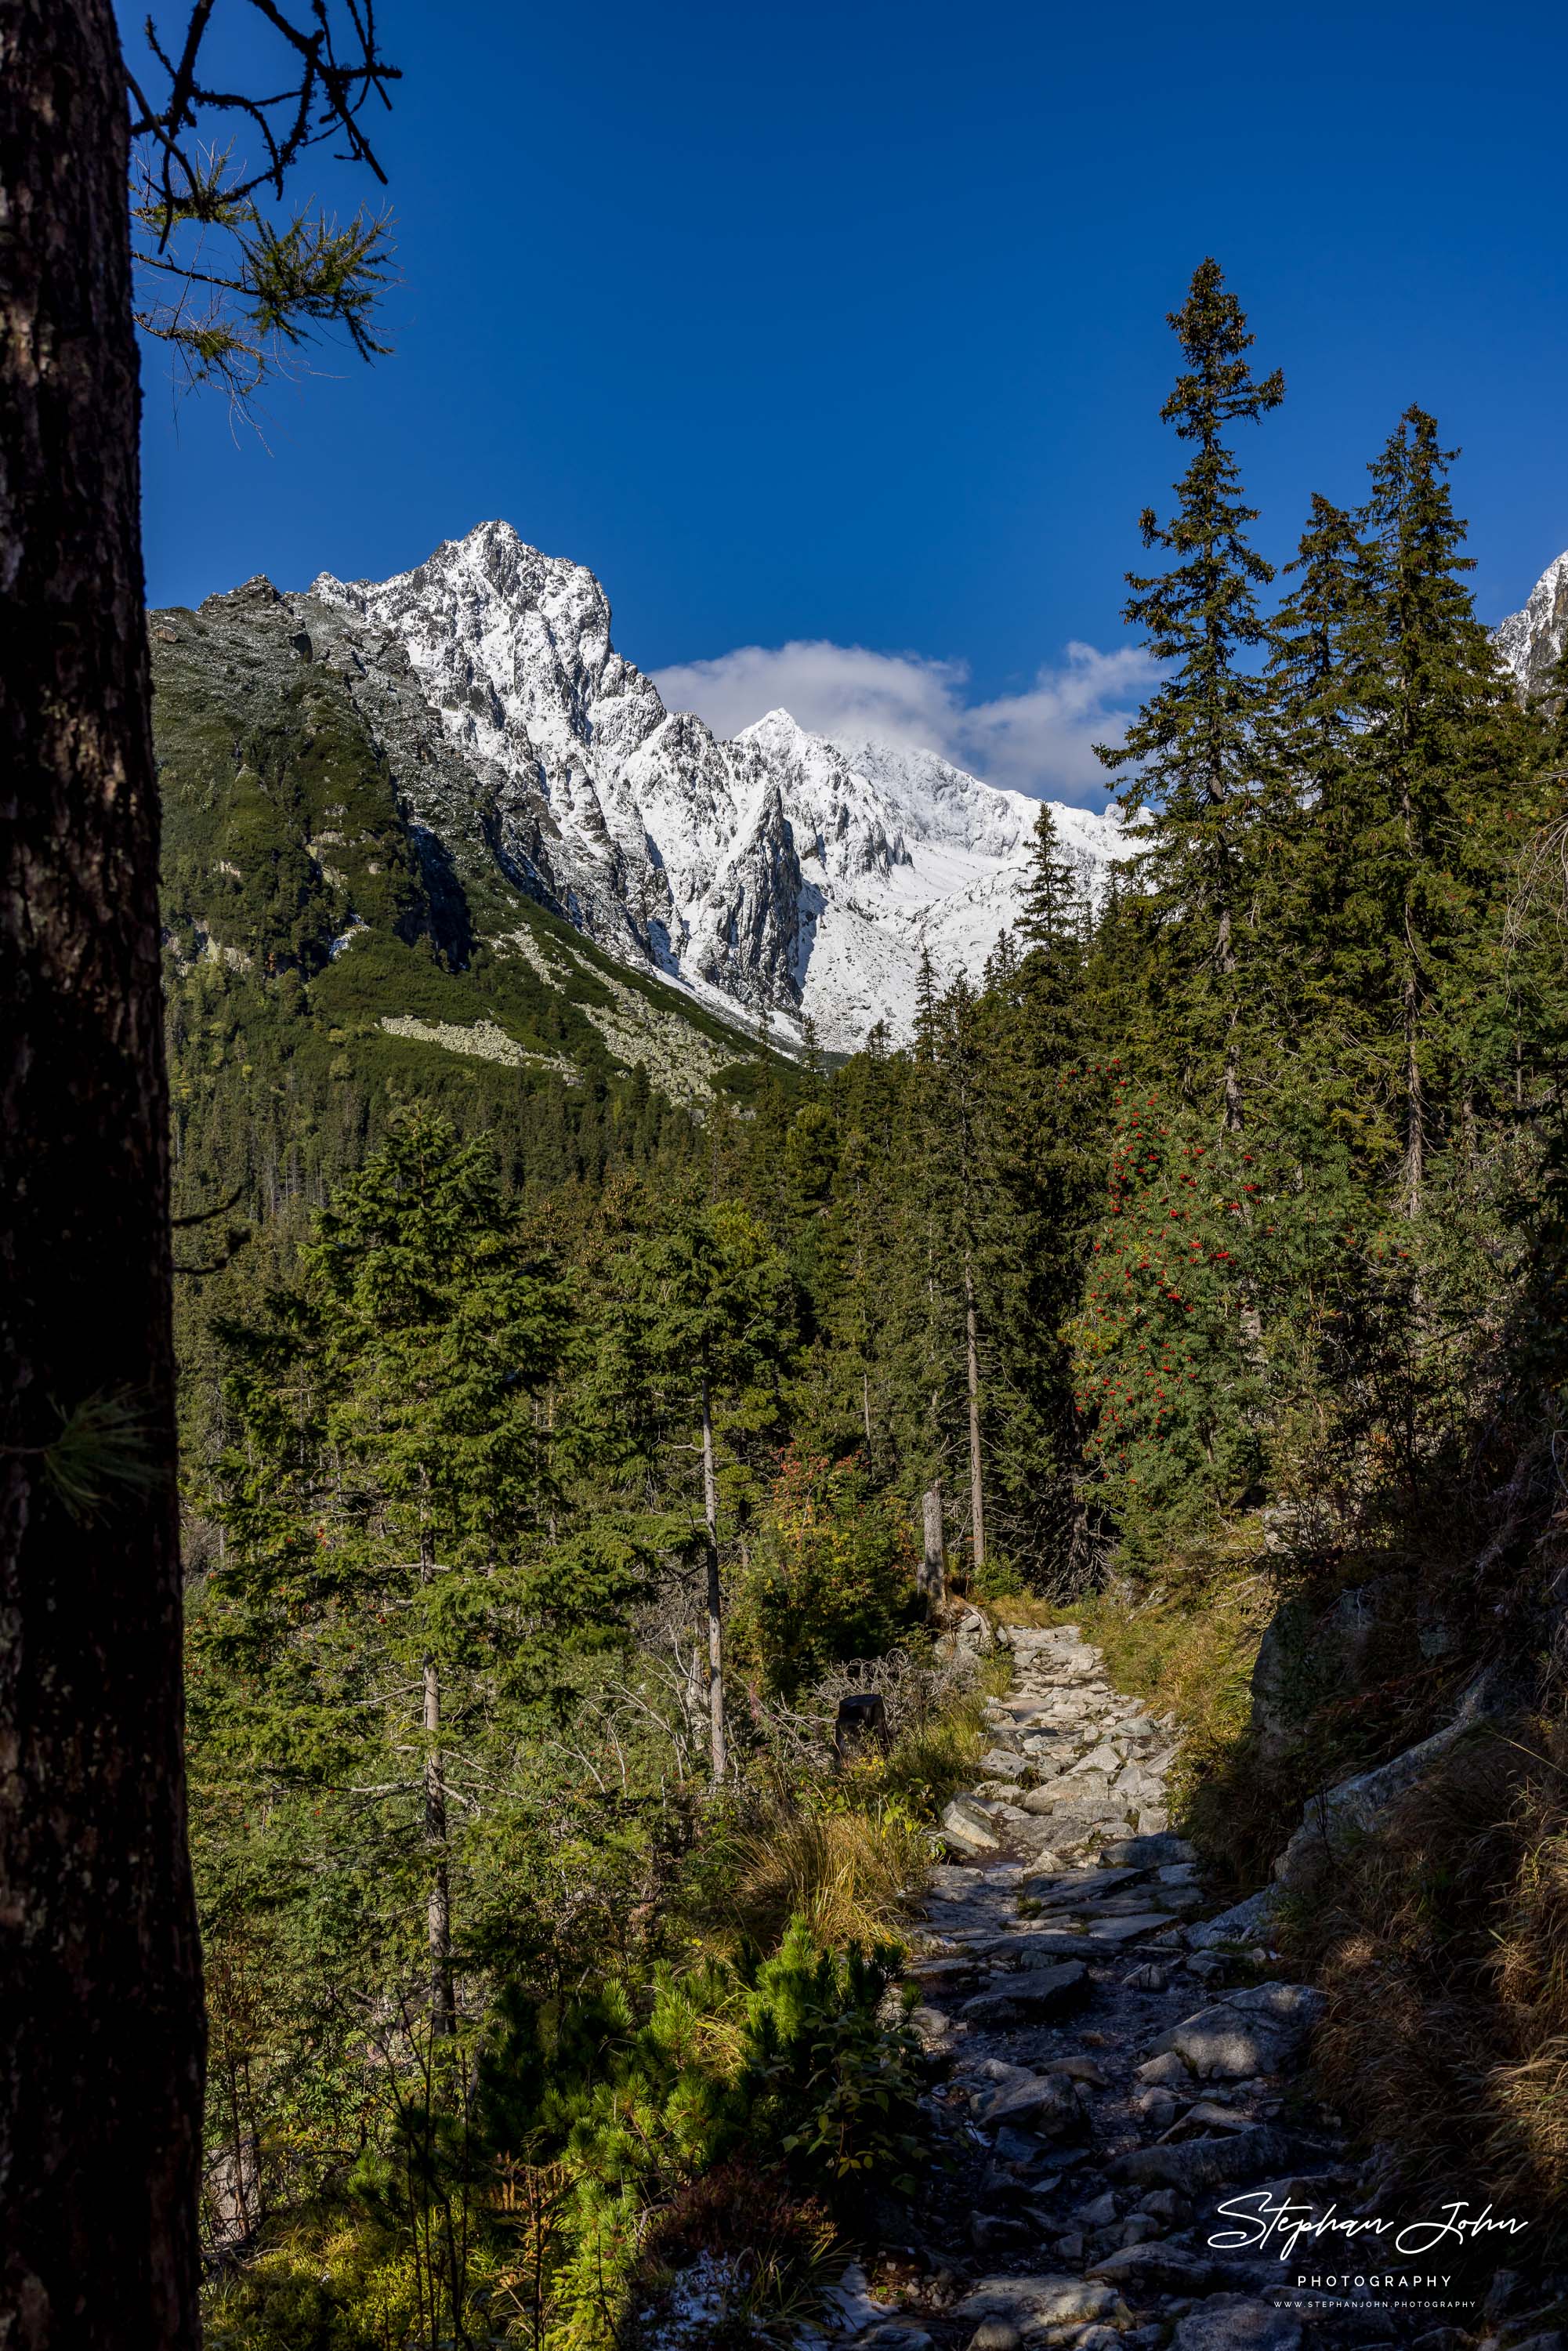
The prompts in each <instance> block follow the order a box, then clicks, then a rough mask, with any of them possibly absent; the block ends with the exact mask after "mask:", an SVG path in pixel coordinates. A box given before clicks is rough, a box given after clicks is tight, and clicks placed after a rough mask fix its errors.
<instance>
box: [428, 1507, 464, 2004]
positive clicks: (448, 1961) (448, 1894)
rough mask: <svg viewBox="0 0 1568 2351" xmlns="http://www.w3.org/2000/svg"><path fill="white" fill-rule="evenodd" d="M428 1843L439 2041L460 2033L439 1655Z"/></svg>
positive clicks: (433, 1683)
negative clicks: (447, 1835) (453, 1935)
mask: <svg viewBox="0 0 1568 2351" xmlns="http://www.w3.org/2000/svg"><path fill="white" fill-rule="evenodd" d="M434 1577H435V1542H434V1534H433V1532H432V1531H431V1529H430V1527H429V1525H428V1524H426V1525H425V1527H424V1528H423V1529H422V1531H421V1534H420V1544H419V1580H420V1582H421V1583H423V1585H425V1586H426V1588H428V1587H429V1585H430V1584H431V1583H433V1582H434ZM423 1674H424V1844H425V1851H426V1853H427V1854H428V1855H429V1857H430V1890H429V1893H428V1894H427V1896H426V1897H425V1947H426V1949H427V1951H428V1953H429V1957H430V2029H431V2031H432V2032H434V2034H435V2036H436V2038H437V2039H438V2040H443V2039H448V2038H450V2036H451V2035H452V2034H453V2033H455V2032H456V2030H457V1996H456V1992H455V1988H454V1985H453V1981H452V1876H451V1871H450V1868H449V1866H448V1861H447V1852H446V1767H445V1763H444V1759H443V1756H442V1752H441V1677H440V1674H439V1673H438V1672H437V1670H436V1665H435V1660H434V1657H430V1656H427V1657H426V1658H425V1660H424V1667H423Z"/></svg>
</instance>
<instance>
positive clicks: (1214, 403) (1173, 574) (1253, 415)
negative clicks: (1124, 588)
mask: <svg viewBox="0 0 1568 2351" xmlns="http://www.w3.org/2000/svg"><path fill="white" fill-rule="evenodd" d="M1170 324H1171V326H1172V327H1173V328H1174V329H1175V331H1176V338H1177V340H1178V342H1179V343H1180V346H1181V352H1182V357H1183V360H1185V361H1186V366H1185V368H1184V371H1183V372H1182V373H1181V374H1180V375H1179V376H1178V377H1177V379H1176V388H1175V390H1174V391H1173V392H1172V393H1171V395H1170V398H1169V399H1168V400H1167V401H1166V404H1165V406H1164V408H1163V409H1162V410H1161V412H1160V413H1161V415H1162V417H1163V418H1164V420H1165V422H1166V423H1168V424H1171V425H1174V426H1175V428H1176V434H1177V436H1178V438H1179V439H1181V440H1183V441H1186V442H1190V443H1191V444H1193V455H1192V462H1191V464H1190V465H1188V467H1187V469H1186V473H1185V474H1184V475H1182V477H1181V479H1180V481H1179V482H1178V483H1177V484H1176V498H1177V507H1176V514H1175V516H1174V517H1172V519H1171V520H1170V521H1169V522H1168V523H1164V524H1162V523H1161V522H1159V521H1158V520H1157V519H1156V517H1155V513H1154V510H1153V508H1147V509H1145V513H1144V515H1143V517H1142V522H1141V528H1142V532H1143V538H1144V544H1145V547H1156V548H1163V549H1166V550H1167V551H1168V553H1169V554H1170V555H1171V556H1172V557H1173V558H1174V561H1173V563H1172V565H1171V568H1170V569H1168V570H1167V571H1166V572H1164V573H1162V574H1159V575H1158V576H1151V577H1144V576H1143V575H1141V574H1138V573H1129V574H1128V583H1129V585H1130V586H1131V588H1132V590H1133V594H1132V596H1131V597H1130V599H1129V600H1128V602H1127V605H1126V608H1125V617H1126V619H1127V621H1128V622H1129V623H1130V624H1131V625H1133V626H1134V627H1136V628H1141V629H1144V630H1145V631H1146V632H1147V642H1148V649H1149V651H1150V653H1152V654H1153V655H1154V658H1155V661H1156V662H1159V663H1161V664H1165V665H1166V675H1165V677H1164V679H1163V682H1162V683H1161V684H1160V685H1159V686H1158V687H1157V688H1156V690H1155V693H1154V695H1152V696H1151V698H1150V700H1149V701H1148V702H1147V703H1146V704H1145V706H1144V709H1143V710H1142V712H1141V713H1140V715H1139V716H1138V718H1137V719H1136V720H1135V722H1134V725H1133V726H1131V727H1130V728H1129V730H1128V733H1127V737H1126V740H1125V742H1124V744H1123V745H1122V746H1121V747H1119V748H1115V749H1111V748H1107V747H1102V748H1101V750H1100V757H1101V758H1102V760H1103V762H1104V764H1105V766H1106V767H1108V768H1112V769H1128V770H1130V771H1131V772H1130V775H1129V780H1128V782H1127V783H1126V785H1125V786H1124V790H1123V794H1122V807H1123V810H1124V813H1125V814H1126V815H1127V816H1128V817H1130V818H1131V817H1135V816H1136V815H1137V813H1138V810H1139V809H1140V807H1141V806H1142V805H1144V804H1145V803H1146V805H1147V807H1148V809H1149V811H1150V819H1149V823H1148V826H1147V830H1146V831H1145V836H1144V843H1145V845H1144V849H1143V855H1142V859H1141V872H1140V879H1141V882H1142V885H1143V888H1144V890H1145V893H1147V894H1148V895H1149V896H1150V897H1151V898H1152V900H1153V901H1154V906H1155V914H1156V916H1157V925H1156V934H1155V935H1156V938H1157V941H1158V952H1157V954H1156V956H1155V959H1154V967H1153V969H1152V971H1151V974H1150V978H1151V982H1152V985H1153V989H1154V995H1155V1001H1154V1003H1153V1005H1152V1006H1151V1011H1152V1013H1153V1017H1154V1019H1155V1025H1156V1027H1157V1029H1158V1032H1159V1035H1160V1040H1161V1046H1162V1051H1163V1053H1164V1055H1165V1057H1166V1059H1167V1061H1169V1063H1170V1064H1171V1065H1172V1067H1173V1068H1174V1069H1175V1070H1176V1071H1177V1072H1178V1073H1179V1075H1180V1078H1181V1081H1182V1082H1183V1084H1184V1086H1185V1088H1186V1091H1187V1092H1189V1094H1191V1095H1193V1096H1195V1097H1196V1098H1197V1099H1198V1100H1199V1101H1202V1100H1205V1099H1207V1098H1208V1097H1210V1096H1211V1095H1215V1096H1217V1097H1218V1103H1219V1106H1220V1108H1221V1112H1222V1116H1223V1121H1224V1123H1225V1125H1226V1126H1227V1127H1228V1128H1230V1129H1232V1130H1235V1129H1239V1127H1240V1126H1241V1124H1242V1123H1243V1116H1244V1110H1243V1104H1244V1097H1245V1075H1244V1066H1245V1042H1246V1037H1245V1032H1246V1028H1247V1011H1246V998H1247V992H1248V989H1249V986H1250V974H1249V969H1248V965H1249V959H1250V957H1249V947H1248V945H1247V943H1246V942H1245V941H1244V939H1243V936H1242V934H1243V931H1244V929H1245V927H1246V925H1247V924H1248V922H1249V914H1250V907H1249V897H1250V892H1251V885H1252V879H1253V874H1252V849H1253V844H1252V839H1251V832H1252V825H1253V820H1254V816H1255V810H1256V800H1257V767H1258V748H1257V735H1258V730H1259V726H1260V720H1261V718H1262V716H1263V713H1264V711H1265V709H1266V707H1267V705H1268V699H1269V689H1268V685H1267V683H1266V681H1265V680H1264V678H1263V677H1262V676H1261V675H1260V673H1259V671H1258V669H1257V668H1256V667H1255V666H1249V665H1248V656H1249V655H1250V654H1252V653H1254V652H1255V650H1256V649H1257V648H1258V647H1260V646H1262V645H1264V644H1266V643H1268V636H1269V632H1268V628H1267V625H1266V623H1265V622H1263V621H1262V619H1261V618H1260V615H1259V611H1258V605H1257V591H1258V590H1259V589H1260V588H1262V587H1266V586H1267V585H1268V584H1269V582H1270V580H1272V578H1273V576H1274V575H1273V569H1272V567H1271V566H1270V564H1269V563H1267V562H1266V561H1265V560H1264V559H1263V558H1262V556H1260V554H1258V552H1257V551H1256V549H1254V548H1252V547H1251V546H1250V545H1249V542H1248V539H1247V535H1246V534H1247V526H1248V525H1249V523H1251V522H1253V521H1255V520H1256V518H1257V509H1256V508H1255V507H1249V506H1248V505H1247V504H1246V502H1245V499H1244V497H1243V495H1242V490H1241V484H1240V477H1239V473H1238V471H1237V466H1236V461H1235V458H1234V456H1233V455H1232V454H1231V450H1230V445H1229V443H1228V439H1227V434H1228V431H1229V428H1230V427H1231V426H1233V425H1235V424H1237V423H1256V422H1257V421H1258V420H1259V419H1260V417H1262V416H1263V415H1265V414H1266V413H1268V412H1269V411H1270V409H1273V408H1277V407H1278V406H1279V405H1280V402H1281V401H1282V400H1283V398H1284V396H1285V387H1284V381H1283V378H1282V377H1281V375H1280V374H1279V372H1278V371H1276V372H1275V373H1274V374H1272V375H1270V376H1267V377H1265V378H1264V379H1263V380H1262V381H1261V382H1260V381H1257V380H1256V379H1255V378H1254V376H1253V374H1252V371H1251V368H1250V366H1249V362H1248V359H1247V353H1248V351H1249V349H1250V347H1251V344H1252V340H1253V338H1252V336H1251V335H1250V334H1249V331H1248V328H1247V321H1246V318H1245V316H1244V314H1243V312H1242V309H1241V306H1240V304H1239V302H1238V300H1237V298H1236V297H1235V295H1234V294H1231V293H1228V291H1227V290H1226V287H1225V281H1224V277H1223V276H1222V273H1221V271H1220V268H1219V265H1218V262H1215V261H1212V260H1208V261H1204V262H1202V263H1200V264H1199V266H1198V267H1197V270H1196V271H1195V272H1194V275H1193V280H1192V287H1191V289H1190V291H1189V293H1188V295H1187V298H1186V302H1185V303H1184V305H1183V306H1182V308H1181V309H1179V310H1177V311H1176V312H1174V313H1173V314H1172V315H1171V319H1170Z"/></svg>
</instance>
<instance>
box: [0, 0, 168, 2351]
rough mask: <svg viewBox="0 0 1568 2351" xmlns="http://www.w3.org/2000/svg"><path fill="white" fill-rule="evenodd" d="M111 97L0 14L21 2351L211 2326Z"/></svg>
mask: <svg viewBox="0 0 1568 2351" xmlns="http://www.w3.org/2000/svg"><path fill="white" fill-rule="evenodd" d="M123 92H124V84H123V80H122V78H121V71H120V52H119V45H118V41H117V39H116V35H115V26H114V17H113V13H112V10H111V8H110V0H0V1008H3V1017H0V1116H3V1118H4V1125H5V1158H4V1165H3V1167H0V1447H3V1448H4V1449H3V1450H0V2340H4V2341H5V2344H6V2345H7V2346H9V2347H10V2351H43V2346H49V2351H61V2346H65V2345H67V2344H69V2345H70V2346H73V2351H77V2346H83V2351H86V2347H87V2346H91V2351H109V2346H114V2351H120V2346H125V2351H131V2346H134V2351H153V2346H157V2351H182V2346H194V2345H195V2344H196V2343H197V2342H198V2340H199V2325H198V2318H197V2311H196V2288H197V2279H198V2249H197V2236H196V2191H197V2181H198V2171H199V2162H200V2126H201V2113H202V2064H203V2025H202V2005H201V1977H200V1957H199V1952H198V1948H197V1938H196V1928H195V1916H194V1907H193V1898H192V1891H191V1880H190V1872H189V1865H188V1861H187V1858H186V1850H185V1799H184V1782H183V1762H182V1756H181V1718H182V1710H183V1708H182V1686H181V1663H180V1572H179V1545H178V1530H177V1525H176V1518H175V1503H174V1474H173V1472H174V1421H173V1358H172V1343H171V1335H170V1315H169V1295H170V1253H169V1238H168V1201H167V1190H168V1167H167V1141H166V1137H167V1102H166V1090H165V1081H164V1071H163V1048H162V1006H161V1002H160V991H159V970H158V949H159V940H158V901H157V835H158V816H157V799H156V791H155V787H154V781H153V768H152V737H151V732H150V726H149V688H148V672H147V650H146V639H145V623H144V619H143V593H142V576H141V554H140V549H139V541H138V521H139V517H138V506H139V482H138V471H137V416H138V398H139V395H138V389H137V361H136V348H135V342H134V338H133V334H132V329H131V285H130V251H129V236H128V231H127V216H126V164H127V155H126V147H127V125H126V111H125V99H124V95H123ZM95 1399H97V1400H106V1399H110V1400H113V1401H114V1403H115V1404H116V1405H118V1406H119V1407H120V1411H121V1414H122V1416H123V1415H125V1414H133V1415H134V1418H135V1427H134V1442H133V1447H132V1450H131V1464H132V1466H133V1467H138V1468H140V1472H141V1483H140V1485H139V1484H138V1482H137V1480H136V1479H134V1478H132V1477H131V1476H128V1475H127V1474H126V1466H127V1463H126V1455H125V1453H124V1451H123V1449H122V1451H121V1454H120V1458H119V1461H118V1464H117V1463H116V1460H115V1458H114V1457H113V1455H112V1453H111V1451H110V1450H109V1449H107V1448H104V1447H101V1446H100V1447H99V1452H98V1457H97V1463H96V1475H97V1479H98V1482H99V1487H100V1489H101V1490H102V1500H101V1504H100V1507H99V1510H97V1512H96V1514H95V1515H93V1516H91V1517H89V1518H85V1519H84V1518H81V1517H73V1516H72V1514H71V1512H70V1511H69V1510H68V1509H67V1508H66V1506H65V1504H64V1502H63V1500H62V1499H61V1497H60V1494H59V1492H58V1490H57V1488H56V1486H55V1485H54V1484H53V1483H52V1482H51V1479H50V1475H49V1462H48V1457H47V1450H46V1448H48V1447H51V1445H53V1443H54V1442H55V1440H56V1439H57V1437H58V1436H59V1433H60V1429H61V1426H62V1423H63V1422H64V1421H65V1420H66V1419H67V1418H68V1417H69V1416H71V1415H72V1414H74V1413H77V1412H78V1410H79V1408H80V1407H81V1406H82V1405H84V1404H89V1403H91V1402H92V1401H93V1400H95ZM90 1417H91V1416H89V1418H90ZM80 1426H81V1424H80V1423H79V1422H78V1429H79V1427H80ZM89 1451H90V1447H89ZM56 1458H57V1459H58V1458H59V1457H58V1456H57V1457H56ZM117 1468H118V1473H119V1474H118V1475H117V1474H116V1470H117ZM78 1508H79V1505H78Z"/></svg>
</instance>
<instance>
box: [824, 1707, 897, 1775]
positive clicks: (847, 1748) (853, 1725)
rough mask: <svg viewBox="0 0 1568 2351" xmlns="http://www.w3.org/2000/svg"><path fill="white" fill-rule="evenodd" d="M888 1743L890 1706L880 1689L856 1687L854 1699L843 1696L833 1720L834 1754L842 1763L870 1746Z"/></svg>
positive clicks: (852, 1758)
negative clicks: (884, 1699) (885, 1701)
mask: <svg viewBox="0 0 1568 2351" xmlns="http://www.w3.org/2000/svg"><path fill="white" fill-rule="evenodd" d="M886 1745H887V1708H886V1707H885V1706H884V1705H883V1698H882V1693H881V1691H880V1690H857V1691H856V1693H855V1695H854V1696H853V1697H852V1698H840V1700H839V1711H838V1715H837V1717H836V1719H835V1720H834V1723H833V1753H834V1754H835V1755H836V1756H837V1758H838V1760H839V1762H840V1763H841V1764H844V1763H850V1762H852V1761H854V1758H855V1757H856V1756H857V1755H859V1754H862V1753H863V1752H864V1750H866V1749H867V1748H868V1747H885V1746H886Z"/></svg>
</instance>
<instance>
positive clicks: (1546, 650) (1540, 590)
mask: <svg viewBox="0 0 1568 2351" xmlns="http://www.w3.org/2000/svg"><path fill="white" fill-rule="evenodd" d="M1494 642H1495V643H1496V645H1497V649H1498V651H1499V653H1500V654H1501V655H1502V658H1503V660H1504V662H1505V663H1506V664H1508V667H1509V668H1510V669H1511V671H1512V672H1513V674H1514V677H1515V678H1516V679H1517V681H1518V683H1519V684H1520V686H1521V688H1522V689H1523V690H1524V691H1525V692H1526V693H1531V692H1539V690H1540V689H1541V687H1542V686H1543V685H1544V684H1545V683H1546V680H1547V677H1548V675H1549V674H1550V672H1551V669H1552V664H1553V663H1554V662H1555V661H1556V660H1557V658H1558V656H1559V654H1560V653H1562V651H1563V645H1564V644H1565V643H1568V553H1565V554H1563V555H1560V556H1558V558H1557V559H1556V561H1555V562H1553V563H1549V564H1548V565H1547V567H1546V569H1545V570H1544V571H1543V572H1542V575H1541V577H1540V579H1539V580H1537V581H1536V583H1535V585H1534V587H1533V588H1532V589H1531V592H1530V601H1529V602H1528V603H1527V604H1526V605H1525V607H1524V609H1523V611H1519V612H1511V613H1510V614H1509V616H1508V618H1507V620H1506V621H1501V622H1499V624H1498V627H1497V629H1496V631H1495V632H1494Z"/></svg>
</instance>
